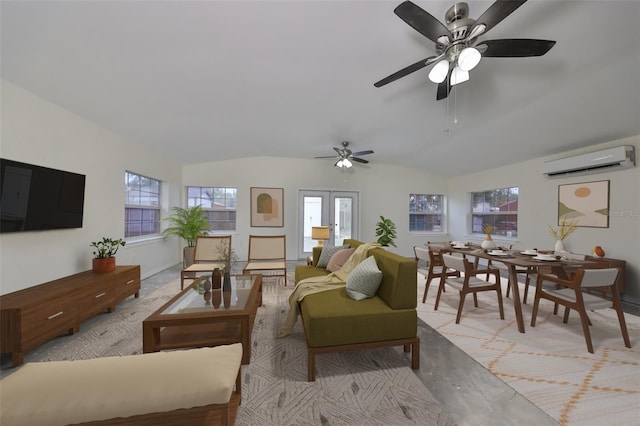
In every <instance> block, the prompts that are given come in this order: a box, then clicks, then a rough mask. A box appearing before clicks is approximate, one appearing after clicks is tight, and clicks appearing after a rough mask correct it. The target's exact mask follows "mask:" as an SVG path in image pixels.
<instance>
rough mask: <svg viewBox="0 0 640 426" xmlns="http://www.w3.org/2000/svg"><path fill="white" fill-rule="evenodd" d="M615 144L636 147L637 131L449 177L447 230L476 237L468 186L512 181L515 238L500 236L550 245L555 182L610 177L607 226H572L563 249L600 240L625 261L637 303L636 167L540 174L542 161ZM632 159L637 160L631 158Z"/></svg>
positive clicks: (582, 249)
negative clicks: (515, 199)
mask: <svg viewBox="0 0 640 426" xmlns="http://www.w3.org/2000/svg"><path fill="white" fill-rule="evenodd" d="M619 145H634V146H635V150H636V157H637V156H638V155H639V153H640V135H639V136H635V137H632V138H627V139H621V140H616V141H610V142H607V143H602V144H598V145H593V146H590V147H589V148H586V149H581V150H575V151H571V152H566V153H562V154H561V155H557V156H553V157H546V158H538V159H534V160H530V161H525V162H522V163H518V164H510V165H507V166H504V167H501V168H497V169H493V170H489V171H486V172H482V173H475V174H471V175H466V176H460V177H456V178H452V179H450V180H449V187H448V193H449V202H450V205H449V209H450V211H451V212H452V215H451V217H450V223H449V226H450V234H451V236H452V237H453V238H454V239H458V240H475V241H480V239H476V238H473V237H471V238H470V236H469V235H467V229H469V227H468V223H469V221H470V215H469V212H470V196H469V193H470V192H474V191H481V190H487V189H494V188H502V187H510V186H517V187H518V188H519V197H518V201H519V204H518V233H519V235H518V238H517V239H515V240H513V241H504V244H509V243H513V244H517V245H518V246H519V247H523V248H527V247H528V248H531V247H536V248H539V249H553V246H554V239H553V238H552V237H551V236H550V235H549V232H548V229H549V228H548V226H549V225H552V226H554V227H556V224H557V215H558V210H557V209H558V185H563V184H572V183H579V182H590V181H599V180H609V181H610V183H609V185H610V187H609V209H610V212H611V215H610V217H609V228H577V230H576V231H575V232H574V233H573V234H571V235H570V236H569V237H568V238H567V239H566V240H565V242H566V246H567V250H571V251H573V252H575V253H586V254H591V250H592V249H593V247H594V246H596V245H600V246H602V248H603V249H604V250H605V253H606V257H611V258H614V259H624V260H626V261H627V275H626V291H625V294H624V299H625V301H629V302H632V303H635V304H640V188H639V185H640V167H639V166H636V167H634V168H631V169H626V170H620V171H615V172H608V173H598V174H591V175H585V176H573V177H566V178H556V179H549V178H545V177H544V176H543V175H542V164H543V162H544V161H548V160H555V159H557V158H562V157H567V156H570V155H578V154H583V153H586V152H591V151H597V150H600V149H605V148H610V147H613V146H619ZM636 161H638V160H637V159H636Z"/></svg>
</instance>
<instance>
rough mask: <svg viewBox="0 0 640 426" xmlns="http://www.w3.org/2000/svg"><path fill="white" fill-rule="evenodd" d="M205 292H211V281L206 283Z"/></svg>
mask: <svg viewBox="0 0 640 426" xmlns="http://www.w3.org/2000/svg"><path fill="white" fill-rule="evenodd" d="M204 291H205V292H206V291H211V281H210V280H208V279H207V280H205V282H204Z"/></svg>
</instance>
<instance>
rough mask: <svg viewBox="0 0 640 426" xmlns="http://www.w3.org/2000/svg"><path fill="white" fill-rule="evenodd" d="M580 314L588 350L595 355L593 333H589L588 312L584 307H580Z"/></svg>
mask: <svg viewBox="0 0 640 426" xmlns="http://www.w3.org/2000/svg"><path fill="white" fill-rule="evenodd" d="M578 314H580V322H581V323H582V331H583V332H584V339H585V340H586V341H587V350H588V351H589V352H590V353H593V344H592V343H591V333H589V324H588V321H589V320H588V318H587V312H586V311H585V310H584V306H581V307H579V309H578Z"/></svg>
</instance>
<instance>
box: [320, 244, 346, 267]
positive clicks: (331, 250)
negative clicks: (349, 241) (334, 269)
mask: <svg viewBox="0 0 640 426" xmlns="http://www.w3.org/2000/svg"><path fill="white" fill-rule="evenodd" d="M346 248H349V246H322V251H321V252H320V258H319V259H318V264H317V265H316V266H317V267H318V268H326V267H327V265H328V264H329V261H330V260H331V256H333V255H334V254H336V253H337V252H338V251H339V250H343V249H346Z"/></svg>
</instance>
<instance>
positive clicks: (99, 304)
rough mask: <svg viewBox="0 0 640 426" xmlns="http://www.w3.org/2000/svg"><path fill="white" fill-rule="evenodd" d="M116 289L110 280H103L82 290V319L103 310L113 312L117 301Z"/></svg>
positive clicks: (80, 306) (80, 310) (80, 302)
mask: <svg viewBox="0 0 640 426" xmlns="http://www.w3.org/2000/svg"><path fill="white" fill-rule="evenodd" d="M115 296H116V289H115V288H114V287H113V286H112V285H111V283H109V282H101V283H100V285H93V286H90V287H88V288H86V289H82V290H80V295H79V298H78V300H79V305H78V306H79V311H78V312H79V316H80V321H81V322H82V321H84V320H85V319H87V318H91V317H92V316H94V315H97V314H99V313H100V312H102V311H105V310H108V311H109V312H112V311H113V309H114V307H115V303H116V297H115Z"/></svg>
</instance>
